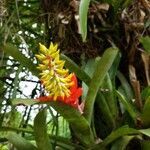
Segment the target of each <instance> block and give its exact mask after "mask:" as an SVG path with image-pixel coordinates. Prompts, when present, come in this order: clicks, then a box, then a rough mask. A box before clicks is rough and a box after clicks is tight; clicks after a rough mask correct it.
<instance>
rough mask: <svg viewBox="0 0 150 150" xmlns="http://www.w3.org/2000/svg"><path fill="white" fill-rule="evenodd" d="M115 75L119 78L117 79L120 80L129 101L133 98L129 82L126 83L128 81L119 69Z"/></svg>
mask: <svg viewBox="0 0 150 150" xmlns="http://www.w3.org/2000/svg"><path fill="white" fill-rule="evenodd" d="M117 77H118V78H119V80H120V82H121V87H122V88H123V90H124V93H125V94H126V98H127V100H130V101H131V100H132V99H133V90H132V88H131V86H130V84H129V83H128V81H127V80H126V78H125V77H124V75H123V74H122V73H121V72H119V71H118V72H117Z"/></svg>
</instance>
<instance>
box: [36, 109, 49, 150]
mask: <svg viewBox="0 0 150 150" xmlns="http://www.w3.org/2000/svg"><path fill="white" fill-rule="evenodd" d="M34 135H35V140H36V144H37V147H38V149H39V150H51V149H52V146H51V144H50V141H49V137H48V134H47V126H46V109H43V110H42V111H40V112H39V113H38V114H37V115H36V117H35V119H34Z"/></svg>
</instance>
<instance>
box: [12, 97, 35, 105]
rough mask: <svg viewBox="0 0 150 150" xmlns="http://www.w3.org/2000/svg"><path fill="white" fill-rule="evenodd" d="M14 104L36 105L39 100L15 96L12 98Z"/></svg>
mask: <svg viewBox="0 0 150 150" xmlns="http://www.w3.org/2000/svg"><path fill="white" fill-rule="evenodd" d="M11 102H12V105H26V106H28V105H29V106H30V105H34V104H37V103H38V101H37V100H35V99H22V98H14V99H12V100H11Z"/></svg>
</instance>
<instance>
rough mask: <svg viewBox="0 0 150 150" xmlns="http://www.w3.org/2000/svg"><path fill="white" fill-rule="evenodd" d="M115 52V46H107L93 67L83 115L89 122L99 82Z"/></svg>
mask: <svg viewBox="0 0 150 150" xmlns="http://www.w3.org/2000/svg"><path fill="white" fill-rule="evenodd" d="M117 53H118V49H117V48H109V49H107V50H106V51H105V52H104V54H103V56H102V58H101V59H100V60H99V61H98V62H97V66H96V68H95V72H94V74H93V77H92V80H91V82H90V85H89V90H88V94H87V98H86V101H85V112H84V116H85V118H86V119H87V120H88V122H89V123H91V118H92V113H93V106H94V102H95V98H96V95H97V92H98V90H99V88H100V86H101V83H102V82H103V80H104V78H105V75H106V74H107V72H108V70H109V69H110V67H111V65H112V63H113V61H114V59H115V57H116V55H117Z"/></svg>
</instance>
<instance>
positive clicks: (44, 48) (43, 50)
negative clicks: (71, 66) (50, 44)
mask: <svg viewBox="0 0 150 150" xmlns="http://www.w3.org/2000/svg"><path fill="white" fill-rule="evenodd" d="M39 45H40V51H41V52H42V53H43V54H45V55H46V54H47V48H46V47H45V46H44V45H42V44H41V43H39Z"/></svg>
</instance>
